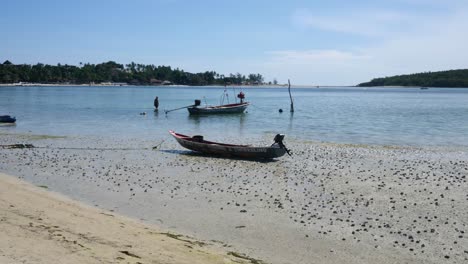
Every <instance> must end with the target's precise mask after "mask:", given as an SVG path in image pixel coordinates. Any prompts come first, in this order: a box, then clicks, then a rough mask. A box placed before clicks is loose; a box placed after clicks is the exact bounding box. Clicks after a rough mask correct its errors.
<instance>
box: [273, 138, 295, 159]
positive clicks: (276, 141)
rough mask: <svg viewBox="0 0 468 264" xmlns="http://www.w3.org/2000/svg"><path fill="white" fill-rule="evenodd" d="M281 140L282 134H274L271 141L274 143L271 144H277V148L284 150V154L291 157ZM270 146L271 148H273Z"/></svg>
mask: <svg viewBox="0 0 468 264" xmlns="http://www.w3.org/2000/svg"><path fill="white" fill-rule="evenodd" d="M283 139H284V134H276V136H275V138H274V139H273V140H274V141H275V143H273V145H275V144H278V146H279V147H280V148H282V149H284V150H286V153H288V155H289V156H291V152H290V151H289V149H288V148H286V146H285V145H284V143H283ZM273 145H272V146H273Z"/></svg>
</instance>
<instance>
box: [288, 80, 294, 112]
mask: <svg viewBox="0 0 468 264" xmlns="http://www.w3.org/2000/svg"><path fill="white" fill-rule="evenodd" d="M288 91H289V99H291V110H290V112H291V113H294V103H293V99H292V96H291V82H290V81H289V79H288Z"/></svg>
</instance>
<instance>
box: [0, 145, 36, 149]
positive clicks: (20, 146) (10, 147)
mask: <svg viewBox="0 0 468 264" xmlns="http://www.w3.org/2000/svg"><path fill="white" fill-rule="evenodd" d="M0 147H1V148H6V149H15V148H20V149H23V148H35V147H34V145H33V144H11V145H0Z"/></svg>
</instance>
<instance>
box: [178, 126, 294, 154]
mask: <svg viewBox="0 0 468 264" xmlns="http://www.w3.org/2000/svg"><path fill="white" fill-rule="evenodd" d="M169 133H170V134H171V135H172V136H173V137H174V138H175V139H176V140H177V142H178V143H179V144H180V145H181V146H182V147H184V148H187V149H190V150H193V151H196V152H200V153H204V154H209V155H214V156H222V157H234V158H243V159H273V158H278V157H281V156H283V155H284V154H285V153H288V154H290V152H289V150H288V149H287V148H286V146H285V145H284V144H283V139H284V135H282V134H277V135H276V136H275V138H274V140H275V143H273V145H271V146H269V147H252V146H250V145H234V144H225V143H218V142H212V141H207V140H204V139H203V136H193V137H190V136H186V135H182V134H179V133H176V132H174V131H172V130H170V131H169Z"/></svg>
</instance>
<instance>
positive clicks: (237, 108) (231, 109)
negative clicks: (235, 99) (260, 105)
mask: <svg viewBox="0 0 468 264" xmlns="http://www.w3.org/2000/svg"><path fill="white" fill-rule="evenodd" d="M247 106H249V103H248V102H243V103H238V104H226V105H218V106H203V107H200V106H199V105H193V106H190V107H188V108H187V110H188V111H189V113H190V114H191V115H207V114H240V113H243V112H244V111H245V109H246V108H247Z"/></svg>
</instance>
